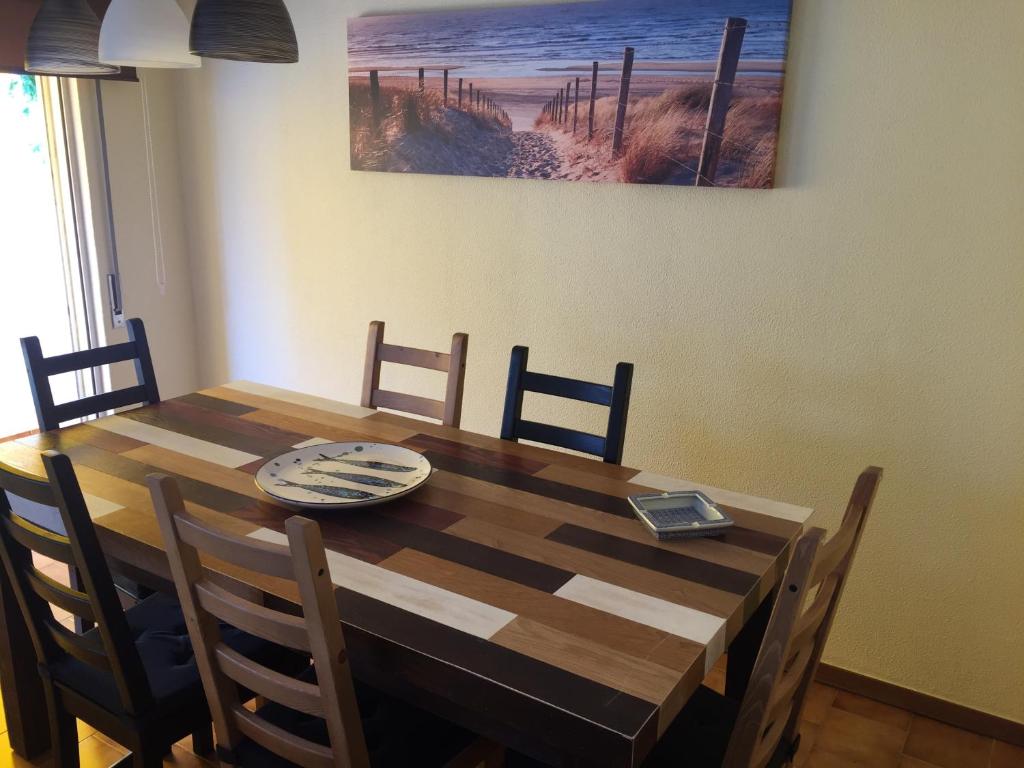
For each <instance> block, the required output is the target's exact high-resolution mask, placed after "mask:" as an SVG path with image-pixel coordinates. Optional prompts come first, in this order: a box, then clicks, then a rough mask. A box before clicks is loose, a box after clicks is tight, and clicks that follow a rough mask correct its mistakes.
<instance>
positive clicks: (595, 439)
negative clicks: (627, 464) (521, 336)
mask: <svg viewBox="0 0 1024 768" xmlns="http://www.w3.org/2000/svg"><path fill="white" fill-rule="evenodd" d="M529 354H530V350H529V349H528V348H527V347H515V348H514V349H513V350H512V362H511V364H510V365H509V371H508V387H507V389H506V390H505V414H504V417H503V418H502V422H501V439H502V440H512V441H519V440H531V441H533V442H536V443H545V444H547V445H557V446H559V447H561V448H568V449H570V450H573V451H580V452H582V453H589V454H592V455H594V456H600V457H601V458H602V459H604V461H605V462H607V463H609V464H621V463H622V447H623V444H624V443H625V440H626V419H627V417H628V416H629V396H630V391H631V389H632V386H633V365H632V363H619V364H618V365H617V366H615V383H614V384H613V385H612V386H610V387H609V386H605V385H602V384H591V383H589V382H585V381H578V380H576V379H566V378H563V377H561V376H549V375H548V374H545V373H532V372H530V371H527V370H526V363H527V358H528V357H529ZM524 392H537V393H540V394H543V395H554V396H555V397H564V398H567V399H569V400H579V401H582V402H585V403H593V404H595V405H603V406H607V407H608V408H609V414H608V431H607V432H606V433H605V435H604V437H601V436H600V435H591V434H588V433H586V432H580V431H577V430H574V429H565V428H564V427H555V426H552V425H550V424H540V423H538V422H535V421H527V420H526V419H524V418H523V393H524Z"/></svg>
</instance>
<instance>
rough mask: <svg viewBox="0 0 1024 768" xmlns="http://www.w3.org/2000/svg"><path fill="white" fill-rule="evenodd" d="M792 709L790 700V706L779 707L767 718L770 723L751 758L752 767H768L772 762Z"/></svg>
mask: <svg viewBox="0 0 1024 768" xmlns="http://www.w3.org/2000/svg"><path fill="white" fill-rule="evenodd" d="M792 709H793V704H792V702H789V704H788V706H785V707H781V708H779V710H778V711H777V712H771V713H769V716H768V718H766V722H768V723H769V725H768V727H767V728H766V730H765V732H764V734H763V735H762V736H761V741H760V743H759V744H758V745H757V749H756V750H754V755H753V757H752V758H751V760H750V768H766V766H767V765H768V764H769V763H770V762H771V760H772V757H774V756H775V751H776V750H777V749H778V748H779V740H780V739H781V738H782V734H783V731H785V729H786V722H787V721H788V719H789V715H790V713H791V712H792Z"/></svg>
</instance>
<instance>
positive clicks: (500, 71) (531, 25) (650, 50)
mask: <svg viewBox="0 0 1024 768" xmlns="http://www.w3.org/2000/svg"><path fill="white" fill-rule="evenodd" d="M790 14H791V5H790V0H602V1H600V2H584V3H561V4H552V5H527V6H504V7H496V8H490V9H474V10H453V11H433V12H425V13H411V14H402V15H387V16H366V17H362V18H353V19H350V20H349V23H348V62H349V99H350V121H351V162H352V168H353V169H355V170H361V171H383V172H392V173H432V174H449V175H462V176H493V177H501V178H521V179H561V180H570V181H595V182H596V181H608V182H624V183H631V184H664V185H678V186H682V185H686V186H707V187H711V186H715V187H746V188H767V187H771V186H773V184H774V177H775V159H776V149H777V146H778V135H779V116H780V113H781V106H782V91H783V76H784V73H785V62H786V54H787V45H788V39H789V25H790Z"/></svg>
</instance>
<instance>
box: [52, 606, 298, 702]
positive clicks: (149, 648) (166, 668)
mask: <svg viewBox="0 0 1024 768" xmlns="http://www.w3.org/2000/svg"><path fill="white" fill-rule="evenodd" d="M124 615H125V618H126V619H127V621H128V628H129V629H130V631H131V633H132V637H133V639H134V640H135V648H136V649H137V650H138V653H139V657H140V658H141V659H142V666H143V667H144V668H145V671H146V677H147V679H148V680H149V685H150V689H151V690H152V693H153V699H154V703H155V712H154V713H152V714H155V715H157V716H159V715H160V713H162V712H171V711H181V709H180V708H182V707H192V706H194V707H199V708H200V709H201V711H203V712H205V711H206V697H205V695H204V694H203V685H202V681H201V680H200V678H199V669H198V667H197V666H196V660H195V655H194V654H193V652H192V643H191V641H190V640H189V636H188V628H187V627H186V625H185V617H184V615H183V614H182V612H181V606H180V605H179V604H178V602H177V601H176V600H174V599H172V598H170V597H166V596H164V595H160V594H156V595H152V596H150V597H148V598H146V599H145V600H143V601H142V602H140V603H139V604H138V605H135V606H133V607H132V608H129V609H128V610H126V611H125V613H124ZM221 635H222V637H223V640H224V642H225V643H227V645H229V646H230V647H231V648H233V649H235V650H236V651H238V652H239V653H241V654H243V655H245V656H248V657H250V658H252V659H255V660H256V661H259V662H260V663H262V664H265V665H267V666H271V667H275V668H278V669H281V668H282V667H284V668H285V669H286V670H287V671H295V670H296V669H297V666H296V665H297V663H298V662H297V660H296V658H295V656H294V654H292V653H291V652H289V651H287V650H285V649H284V648H282V647H280V646H278V645H275V644H273V643H269V642H267V641H265V640H262V639H260V638H258V637H254V636H253V635H249V634H247V633H245V632H242V631H241V630H238V629H235V628H234V627H229V626H227V625H223V624H222V625H221ZM86 636H91V637H93V638H95V642H96V645H97V647H100V648H101V647H102V645H101V643H100V638H99V634H98V630H97V629H92V630H90V631H89V632H87V633H86ZM50 675H51V676H52V678H53V680H54V682H55V683H57V684H59V685H61V686H63V687H66V688H69V689H71V690H73V691H75V692H76V693H78V694H79V695H81V696H84V697H86V698H89V699H91V700H92V701H94V702H96V703H97V704H99V705H100V706H102V707H103V708H104V709H107V710H109V711H110V712H114V713H123V711H124V708H123V706H122V702H121V697H120V695H119V694H118V691H117V686H116V684H115V683H114V677H113V675H112V674H110V673H109V672H106V671H104V670H100V669H97V668H95V667H93V666H90V665H89V664H85V663H83V662H81V661H78V660H77V659H75V658H73V657H71V656H65V657H64V658H63V659H61V660H60V661H59V662H57V663H56V664H53V665H51V666H50ZM137 714H143V713H137ZM145 714H150V713H145Z"/></svg>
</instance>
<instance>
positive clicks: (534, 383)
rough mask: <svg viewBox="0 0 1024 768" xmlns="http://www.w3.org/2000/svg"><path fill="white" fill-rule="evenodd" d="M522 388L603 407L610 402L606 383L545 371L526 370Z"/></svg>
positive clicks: (608, 388)
mask: <svg viewBox="0 0 1024 768" xmlns="http://www.w3.org/2000/svg"><path fill="white" fill-rule="evenodd" d="M523 389H525V390H526V391H527V392H536V393H538V394H541V395H552V396H554V397H564V398H566V399H568V400H579V401H581V402H584V403H593V404H594V405H603V406H605V407H607V406H610V405H611V404H612V388H611V387H609V386H607V385H606V384H592V383H591V382H589V381H578V380H577V379H567V378H564V377H562V376H551V375H549V374H546V373H533V372H529V371H528V372H527V373H526V374H524V375H523Z"/></svg>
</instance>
